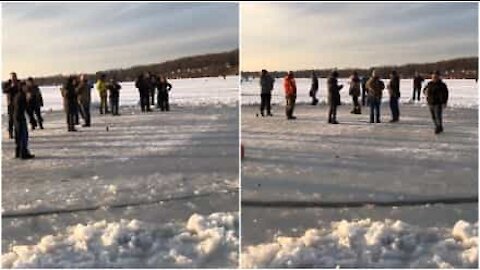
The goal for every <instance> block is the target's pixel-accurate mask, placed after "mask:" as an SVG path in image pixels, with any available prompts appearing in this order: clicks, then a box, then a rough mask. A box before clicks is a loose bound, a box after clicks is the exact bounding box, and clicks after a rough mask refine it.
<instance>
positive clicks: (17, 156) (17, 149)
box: [15, 147, 20, 158]
mask: <svg viewBox="0 0 480 270" xmlns="http://www.w3.org/2000/svg"><path fill="white" fill-rule="evenodd" d="M19 157H20V149H19V148H18V147H16V148H15V158H19Z"/></svg>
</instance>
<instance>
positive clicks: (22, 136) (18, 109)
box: [12, 82, 35, 159]
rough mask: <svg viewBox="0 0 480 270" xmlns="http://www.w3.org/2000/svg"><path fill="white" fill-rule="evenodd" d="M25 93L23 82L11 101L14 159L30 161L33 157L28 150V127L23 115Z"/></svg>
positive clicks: (25, 99) (25, 105)
mask: <svg viewBox="0 0 480 270" xmlns="http://www.w3.org/2000/svg"><path fill="white" fill-rule="evenodd" d="M27 92H28V88H27V85H26V83H25V82H19V88H18V91H16V92H15V93H14V97H13V99H12V101H13V103H12V105H13V106H12V108H13V111H12V115H13V126H14V131H15V144H16V148H15V158H21V159H31V158H34V157H35V156H34V155H32V154H31V153H30V151H29V150H28V125H27V119H26V118H25V113H26V112H27V106H28V105H27Z"/></svg>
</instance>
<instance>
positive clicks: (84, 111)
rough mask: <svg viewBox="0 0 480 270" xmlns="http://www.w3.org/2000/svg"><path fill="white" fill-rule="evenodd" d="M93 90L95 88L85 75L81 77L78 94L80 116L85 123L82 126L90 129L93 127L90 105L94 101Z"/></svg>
mask: <svg viewBox="0 0 480 270" xmlns="http://www.w3.org/2000/svg"><path fill="white" fill-rule="evenodd" d="M92 88H93V86H92V85H91V84H90V83H89V82H88V79H87V77H86V76H85V75H83V74H82V75H80V79H79V83H78V85H77V90H76V92H77V93H78V96H77V102H78V108H79V111H80V115H81V116H82V118H83V120H84V121H85V123H84V124H83V125H82V126H83V127H89V126H90V125H91V119H90V103H91V99H92V95H91V94H92V92H91V91H92Z"/></svg>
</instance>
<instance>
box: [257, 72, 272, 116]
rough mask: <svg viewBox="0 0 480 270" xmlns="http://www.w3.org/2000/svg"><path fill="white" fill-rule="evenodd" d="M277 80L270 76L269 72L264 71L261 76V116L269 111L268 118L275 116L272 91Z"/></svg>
mask: <svg viewBox="0 0 480 270" xmlns="http://www.w3.org/2000/svg"><path fill="white" fill-rule="evenodd" d="M274 83H275V80H274V79H273V78H272V76H270V74H269V73H268V71H267V70H265V69H262V75H260V89H261V90H260V114H261V115H262V117H263V116H265V114H264V113H263V112H264V111H265V109H266V110H267V116H273V115H272V111H271V107H272V105H271V102H272V90H273V84H274Z"/></svg>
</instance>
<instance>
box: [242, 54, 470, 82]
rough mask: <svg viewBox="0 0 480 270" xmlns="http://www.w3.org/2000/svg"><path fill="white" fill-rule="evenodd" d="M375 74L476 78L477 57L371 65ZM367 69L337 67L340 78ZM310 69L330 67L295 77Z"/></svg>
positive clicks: (325, 71)
mask: <svg viewBox="0 0 480 270" xmlns="http://www.w3.org/2000/svg"><path fill="white" fill-rule="evenodd" d="M373 68H374V69H375V70H376V72H377V74H379V75H380V76H381V77H383V78H387V77H388V75H389V73H390V72H391V71H392V70H396V71H397V72H398V73H399V75H400V76H401V77H402V78H412V77H413V76H414V74H415V71H418V72H419V73H420V74H421V75H422V76H425V77H428V76H429V75H430V74H431V72H432V71H434V70H439V71H440V72H441V73H442V76H443V77H444V78H446V79H477V78H478V57H467V58H457V59H452V60H445V61H438V62H434V63H423V64H406V65H401V66H378V67H373ZM370 70H371V68H369V69H361V68H357V69H355V68H345V69H338V70H337V71H338V73H339V75H340V77H341V78H346V77H349V76H350V75H351V74H352V72H353V71H357V72H358V73H359V75H360V76H365V75H367V74H370ZM312 71H315V72H316V73H317V75H318V76H319V77H323V78H325V77H328V76H329V75H330V73H331V72H332V69H318V70H311V69H310V70H297V71H294V72H295V77H297V78H308V77H310V76H311V73H312ZM286 72H287V71H270V74H272V76H275V77H277V78H279V77H283V76H285V74H286ZM259 76H260V71H254V72H243V71H242V78H247V77H250V78H251V77H259Z"/></svg>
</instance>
